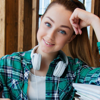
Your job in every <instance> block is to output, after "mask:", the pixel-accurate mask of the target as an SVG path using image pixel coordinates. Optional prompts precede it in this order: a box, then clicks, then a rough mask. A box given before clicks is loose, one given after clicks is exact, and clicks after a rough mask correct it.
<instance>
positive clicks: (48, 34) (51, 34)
mask: <svg viewBox="0 0 100 100" xmlns="http://www.w3.org/2000/svg"><path fill="white" fill-rule="evenodd" d="M55 35H56V31H55V30H54V29H51V30H49V31H48V32H47V37H48V38H49V39H50V40H54V39H55Z"/></svg>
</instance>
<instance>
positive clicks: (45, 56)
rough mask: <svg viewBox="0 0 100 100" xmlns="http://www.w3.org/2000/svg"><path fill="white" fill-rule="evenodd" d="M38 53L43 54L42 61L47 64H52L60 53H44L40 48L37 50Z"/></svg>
mask: <svg viewBox="0 0 100 100" xmlns="http://www.w3.org/2000/svg"><path fill="white" fill-rule="evenodd" d="M36 53H39V54H41V55H42V61H43V62H44V61H45V62H47V63H51V62H52V61H53V60H54V59H55V58H56V57H57V54H58V52H53V53H45V52H42V51H41V50H40V49H39V47H38V48H37V50H36Z"/></svg>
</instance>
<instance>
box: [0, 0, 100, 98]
mask: <svg viewBox="0 0 100 100" xmlns="http://www.w3.org/2000/svg"><path fill="white" fill-rule="evenodd" d="M88 25H91V26H92V27H93V28H94V30H95V34H96V36H97V38H98V41H100V35H99V32H100V28H99V27H100V19H99V18H98V17H97V16H96V15H94V14H92V13H89V12H86V11H85V10H84V6H83V4H81V3H80V2H79V1H73V0H55V1H53V2H52V3H51V4H50V5H49V6H48V8H47V10H46V11H45V13H44V15H43V16H42V18H41V24H40V28H39V30H38V32H37V40H38V43H39V45H38V46H36V47H34V48H33V49H32V50H30V51H26V52H16V53H13V54H11V55H6V56H4V57H2V58H1V59H0V90H3V97H4V98H9V99H11V100H27V99H29V100H73V98H74V94H75V89H74V88H73V86H72V83H74V82H75V83H86V84H95V85H98V86H99V85H100V68H99V67H98V68H93V66H94V65H95V63H94V60H93V56H92V53H91V49H90V45H89V40H88V35H87V31H86V27H87V26H88ZM66 43H68V44H69V49H70V53H71V54H72V57H73V58H71V57H67V56H66V55H65V54H64V53H63V52H62V51H61V49H62V48H63V47H64V45H65V44H66ZM97 46H98V48H99V47H100V42H98V43H97ZM89 66H90V67H89ZM3 100H4V99H3ZM6 100H7V99H6Z"/></svg>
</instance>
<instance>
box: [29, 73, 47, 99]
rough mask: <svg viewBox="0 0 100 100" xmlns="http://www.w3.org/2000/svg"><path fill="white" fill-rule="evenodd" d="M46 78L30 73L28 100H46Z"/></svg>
mask: <svg viewBox="0 0 100 100" xmlns="http://www.w3.org/2000/svg"><path fill="white" fill-rule="evenodd" d="M45 78H46V77H44V76H36V75H34V74H32V73H31V72H30V73H29V79H28V90H27V95H28V100H45Z"/></svg>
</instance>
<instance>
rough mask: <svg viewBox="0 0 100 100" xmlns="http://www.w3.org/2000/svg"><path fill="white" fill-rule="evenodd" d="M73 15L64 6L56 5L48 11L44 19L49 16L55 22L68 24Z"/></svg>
mask: <svg viewBox="0 0 100 100" xmlns="http://www.w3.org/2000/svg"><path fill="white" fill-rule="evenodd" d="M71 14H72V12H71V11H69V10H67V9H65V7H64V6H62V5H60V4H54V5H52V6H51V7H50V8H49V9H48V11H47V12H46V14H45V15H44V17H47V16H49V17H50V18H52V19H53V20H55V21H60V22H68V21H69V18H70V16H71Z"/></svg>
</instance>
